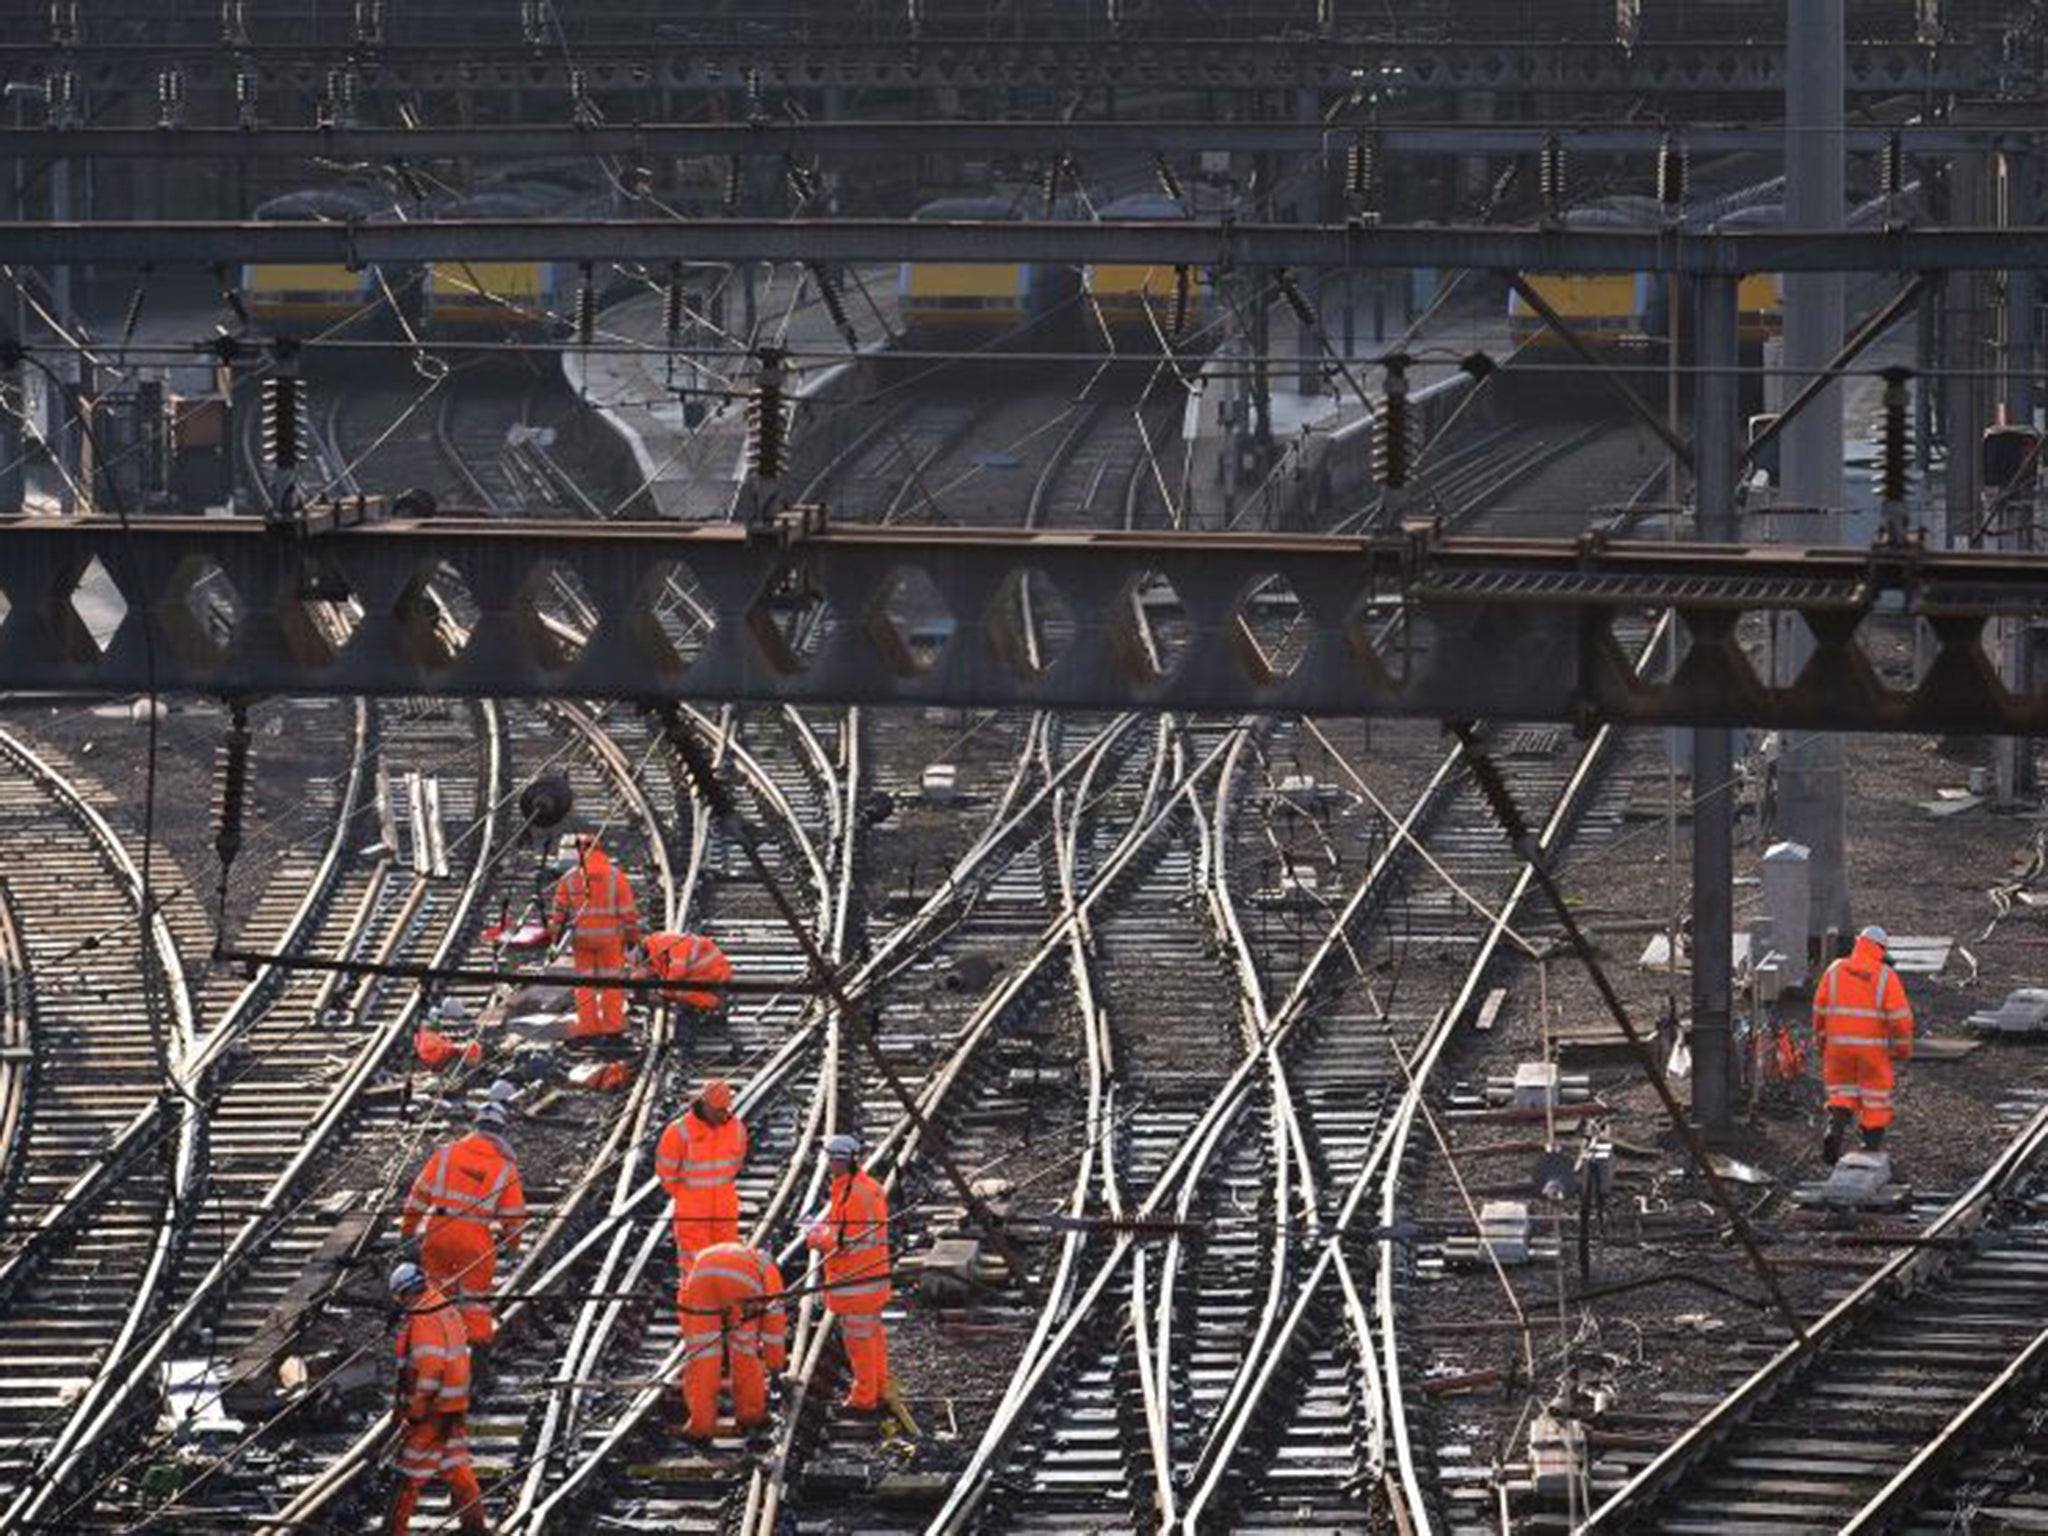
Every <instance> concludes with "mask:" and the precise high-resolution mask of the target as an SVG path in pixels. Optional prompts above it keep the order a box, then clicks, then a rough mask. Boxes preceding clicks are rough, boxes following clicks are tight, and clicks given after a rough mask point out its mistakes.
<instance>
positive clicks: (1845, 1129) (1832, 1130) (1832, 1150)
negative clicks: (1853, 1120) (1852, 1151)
mask: <svg viewBox="0 0 2048 1536" xmlns="http://www.w3.org/2000/svg"><path fill="white" fill-rule="evenodd" d="M1848 1134H1849V1117H1848V1116H1847V1115H1838V1114H1836V1113H1835V1112H1834V1111H1832V1110H1830V1111H1829V1112H1828V1130H1827V1134H1826V1135H1825V1136H1823V1137H1822V1138H1821V1142H1820V1155H1821V1160H1822V1161H1823V1162H1825V1163H1826V1164H1827V1165H1828V1166H1829V1167H1830V1168H1832V1167H1834V1166H1835V1164H1836V1163H1838V1162H1840V1161H1841V1160H1842V1142H1843V1140H1844V1138H1846V1137H1847V1135H1848Z"/></svg>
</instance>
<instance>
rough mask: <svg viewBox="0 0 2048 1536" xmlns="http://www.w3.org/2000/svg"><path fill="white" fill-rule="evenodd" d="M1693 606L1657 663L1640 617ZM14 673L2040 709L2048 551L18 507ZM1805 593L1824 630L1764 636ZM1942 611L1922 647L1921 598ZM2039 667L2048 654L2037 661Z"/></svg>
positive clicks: (17, 685)
mask: <svg viewBox="0 0 2048 1536" xmlns="http://www.w3.org/2000/svg"><path fill="white" fill-rule="evenodd" d="M1667 608H1668V609H1670V610H1673V611H1675V612H1676V614H1677V615H1678V631H1677V633H1678V640H1677V643H1676V651H1675V657H1674V664H1673V665H1672V666H1671V668H1670V669H1669V673H1668V678H1664V679H1662V680H1659V679H1658V678H1654V677H1642V676H1638V673H1637V669H1636V667H1635V664H1634V653H1635V650H1636V648H1637V647H1638V645H1639V644H1640V639H1641V636H1642V635H1643V633H1645V632H1646V624H1645V620H1646V619H1647V618H1648V617H1650V616H1653V615H1654V614H1656V613H1658V612H1661V611H1663V610H1665V609H1667ZM0 615H4V616H0V688H6V689H12V690H47V689H61V690H69V691H84V692H90V693H104V694H126V693H132V692H137V691H140V690H142V689H144V688H146V687H147V686H149V684H150V683H151V681H152V679H153V680H154V683H155V685H156V686H157V687H158V688H159V689H160V690H162V691H165V692H206V693H235V694H245V693H369V694H391V693H405V694H412V693H444V694H491V695H500V696H507V697H513V696H533V695H549V694H566V695H575V696H591V697H609V698H621V699H653V698H665V697H687V698H691V699H702V700H712V701H732V702H747V701H757V702H778V703H780V702H788V703H806V702H808V703H901V704H954V705H1021V706H1026V707H1037V706H1057V707H1063V708H1078V709H1131V708H1135V709H1175V710H1212V711H1236V710H1301V711H1307V712H1314V713H1339V714H1389V715H1392V714H1399V715H1419V716H1427V717H1433V718H1458V717H1467V716H1474V715H1492V716H1507V717H1512V718H1519V719H1552V720H1566V721H1577V722H1585V721H1590V720H1594V719H1612V720H1621V721H1638V722H1669V723H1690V724H1739V723H1747V724H1761V725H1777V726H1796V727H1807V728H1822V727H1825V728H1830V729H1850V730H1859V729H1860V730H1904V729H1913V730H1944V731H2002V732H2010V731H2028V732H2044V731H2048V689H2035V688H2025V689H2023V688H2019V687H2016V686H2014V684H2013V682H2012V677H2013V676H2016V675H2018V673H2019V671H2020V668H2019V667H2018V666H2017V665H2016V664H2014V663H2011V662H2008V661H2007V660H2006V659H2005V658H2007V657H2009V656H2013V655H2016V654H2017V652H2018V650H2019V642H2020V641H2021V640H2024V639H2025V638H2026V636H2027V634H2028V633H2030V631H2028V630H2027V629H2026V626H2028V625H2029V624H2030V623H2031V622H2032V621H2034V620H2036V619H2039V618H2043V617H2048V556H2015V555H2009V554H2002V555H1999V556H1997V557H1995V558H1988V557H1985V556H1982V555H1977V554H1972V553H1968V552H1957V553H1945V554H1921V553H1918V552H1913V551H1907V552H1902V553H1895V554H1887V553H1872V552H1869V551H1859V550H1846V549H1786V548H1777V547H1774V548H1771V549H1766V550H1761V551H1757V550H1746V549H1744V548H1742V547H1740V546H1701V545H1692V546H1687V545H1670V544H1631V543H1612V544H1608V543H1599V542H1574V541H1566V540H1505V539H1476V538H1445V539H1432V538H1429V537H1425V536H1408V535H1381V536H1375V537H1371V538H1331V537H1320V536H1270V537H1269V536H1260V535H1201V534H1196V535H1186V534H1180V535H1168V534H1115V533H1100V534H1028V533H1017V532H1008V531H1001V530H983V529H961V528H953V529H877V528H847V529H838V530H829V531H825V532H823V533H819V534H816V535H813V536H811V537H808V538H795V539H790V540H778V539H776V538H772V537H749V536H748V535H747V534H746V533H745V532H743V531H742V530H739V529H736V528H731V527H726V526H716V527H705V526H676V525H664V524H608V525H605V526H603V527H600V528H592V527H591V526H590V525H588V524H577V525H549V524H520V525H518V526H517V527H516V528H515V527H508V526H507V525H505V524H502V523H481V522H477V523H472V522H464V521H450V520H439V521H435V522H431V523H423V524H400V523H387V524H381V525H373V526H370V527H365V528H354V529H347V530H343V531H338V532H332V533H326V534H321V535H317V536H311V537H307V536H300V535H293V534H286V533H279V532H275V531H271V530H268V529H266V528H265V527H264V526H263V525H262V524H261V523H258V522H256V521H254V520H250V519H233V520H226V521H221V520H198V519H141V520H136V521H135V522H134V523H133V524H132V526H131V529H130V531H128V532H127V533H123V532H121V531H120V530H119V529H118V527H116V526H115V525H114V524H113V523H112V522H111V521H109V520H106V519H90V518H87V519H71V520H64V519H22V520H16V521H12V522H0ZM1772 615H1794V616H1796V619H1795V620H1794V622H1797V623H1800V624H1803V625H1805V626H1806V628H1807V630H1808V631H1809V632H1810V633H1811V635H1812V636H1813V639H1814V641H1815V649H1814V653H1813V660H1812V661H1811V663H1810V664H1809V665H1808V667H1807V668H1806V671H1805V672H1804V674H1803V675H1802V676H1801V677H1800V678H1799V679H1798V680H1797V681H1795V682H1794V683H1793V684H1791V685H1789V686H1786V687H1772V686H1769V685H1768V684H1766V683H1765V681H1764V680H1763V676H1762V674H1761V671H1760V669H1759V667H1758V665H1757V664H1756V661H1755V659H1754V651H1755V647H1756V645H1757V642H1758V637H1759V635H1760V634H1761V632H1762V629H1763V621H1764V620H1765V619H1767V618H1769V617H1770V616H1772ZM1915 626H1923V627H1924V629H1925V632H1926V635H1927V636H1928V637H1929V639H1930V640H1931V644H1929V645H1926V646H1922V647H1920V648H1919V649H1920V650H1921V651H1922V652H1925V653H1927V654H1929V655H1931V661H1929V662H1928V663H1926V665H1925V666H1924V670H1921V671H1918V672H1914V671H1912V670H1911V667H1912V666H1913V665H1914V663H1913V662H1912V659H1911V658H1912V657H1913V655H1914V652H1915V648H1914V647H1913V646H1912V645H1911V644H1910V643H1907V642H1909V641H1910V640H1911V638H1912V634H1911V632H1912V629H1913V628H1914V627H1915ZM2041 671H2042V672H2043V674H2044V675H2048V667H2044V668H2042V669H2041Z"/></svg>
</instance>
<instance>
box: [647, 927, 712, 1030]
mask: <svg viewBox="0 0 2048 1536" xmlns="http://www.w3.org/2000/svg"><path fill="white" fill-rule="evenodd" d="M646 948H647V969H646V972H645V974H647V975H649V976H656V977H659V978H660V979H661V980H663V981H671V982H676V983H678V985H676V986H672V987H663V988H662V989H661V990H660V991H659V992H658V993H656V994H655V995H656V996H657V997H659V998H660V999H661V1000H662V1001H663V1002H665V1003H675V1004H678V1005H680V1006H681V1007H684V1008H690V1009H694V1010H696V1011H697V1012H699V1013H713V1012H716V1011H717V1009H718V1006H719V1004H720V1003H721V1002H723V1001H724V999H723V997H722V996H721V995H720V994H719V993H716V992H706V991H704V990H703V988H704V987H705V986H707V985H709V986H716V985H717V984H719V983H720V982H727V981H731V980H732V961H730V960H728V959H727V958H726V955H725V951H724V950H722V949H720V948H719V947H718V946H717V945H716V944H715V943H713V942H712V941H711V940H710V939H708V938H706V937H705V936H704V935H703V934H701V933H652V934H649V935H648V936H647V946H646ZM689 982H695V983H696V986H695V987H694V988H692V987H690V986H687V985H682V983H689Z"/></svg>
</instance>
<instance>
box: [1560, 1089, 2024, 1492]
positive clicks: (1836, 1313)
mask: <svg viewBox="0 0 2048 1536" xmlns="http://www.w3.org/2000/svg"><path fill="white" fill-rule="evenodd" d="M2044 1153H2048V1108H2043V1109H2042V1110H2040V1111H2039V1112H2038V1113H2036V1114H2035V1116H2034V1117H2033V1119H2031V1120H2029V1121H2028V1122H2027V1124H2026V1125H2025V1126H2023V1127H2022V1128H2021V1129H2020V1131H2019V1133H2018V1134H2017V1135H2015V1136H2014V1137H2013V1138H2012V1140H2011V1141H2009V1142H2007V1143H2006V1145H2005V1147H2004V1148H2003V1149H2002V1150H2001V1151H2000V1153H1999V1155H1998V1156H1997V1157H1996V1158H1994V1159H1993V1160H1992V1162H1991V1164H1990V1165H1989V1166H1988V1167H1987V1168H1986V1169H1985V1170H1984V1172H1983V1173H1981V1174H1980V1175H1978V1177H1977V1179H1976V1180H1975V1181H1974V1182H1973V1183H1972V1184H1971V1185H1970V1187H1969V1188H1968V1189H1966V1190H1965V1191H1964V1192H1963V1193H1962V1194H1961V1195H1959V1196H1957V1197H1956V1199H1955V1200H1954V1201H1952V1202H1951V1203H1950V1204H1949V1205H1948V1206H1947V1207H1946V1208H1944V1209H1943V1210H1942V1211H1941V1213H1940V1214H1939V1215H1937V1216H1936V1217H1935V1218H1934V1220H1932V1221H1931V1222H1929V1223H1928V1224H1927V1226H1926V1227H1925V1228H1924V1229H1923V1230H1922V1231H1921V1233H1920V1236H1919V1241H1918V1242H1917V1243H1915V1244H1913V1245H1912V1246H1909V1247H1905V1248H1902V1249H1900V1250H1899V1251H1898V1252H1897V1253H1895V1254H1893V1255H1892V1257H1891V1258H1889V1259H1887V1260H1886V1261H1885V1262H1884V1263H1883V1264H1881V1265H1879V1266H1878V1268H1877V1269H1876V1270H1874V1271H1872V1273H1871V1274H1870V1276H1869V1277H1868V1278H1867V1279H1865V1280H1864V1281H1863V1282H1862V1283H1861V1284H1859V1285H1858V1286H1857V1287H1856V1288H1855V1289H1854V1290H1852V1291H1851V1292H1850V1293H1849V1294H1848V1295H1847V1296H1844V1297H1843V1298H1842V1299H1841V1300H1840V1301H1838V1302H1837V1303H1835V1305H1834V1306H1833V1307H1831V1308H1829V1309H1828V1311H1827V1312H1826V1313H1825V1314H1824V1315H1823V1316H1822V1317H1821V1318H1820V1319H1819V1320H1818V1321H1816V1322H1815V1323H1814V1324H1813V1325H1812V1326H1811V1327H1810V1328H1808V1329H1807V1340H1806V1342H1805V1343H1804V1344H1801V1343H1799V1342H1797V1341H1794V1342H1793V1343H1791V1344H1789V1345H1787V1346H1786V1347H1785V1348H1783V1349H1781V1350H1780V1351H1779V1352H1778V1353H1777V1354H1776V1355H1774V1356H1772V1357H1771V1359H1770V1360H1769V1361H1767V1362H1766V1363H1765V1364H1764V1365H1763V1366H1761V1367H1760V1368H1759V1369H1758V1370H1756V1371H1755V1372H1754V1373H1753V1374H1751V1375H1750V1376H1749V1377H1748V1378H1747V1379H1746V1380H1744V1381H1743V1382H1742V1384H1741V1385H1740V1386H1738V1387H1737V1388H1736V1389H1735V1390H1734V1391H1733V1392H1730V1393H1729V1394H1728V1395H1727V1396H1726V1397H1725V1398H1723V1399H1722V1400H1721V1401H1720V1402H1719V1403H1718V1404H1716V1405H1715V1407H1714V1408H1713V1410H1712V1411H1711V1412H1709V1413H1707V1414H1706V1415H1704V1416H1703V1417H1702V1418H1701V1419H1700V1420H1699V1421H1698V1422H1697V1423H1695V1424H1694V1425H1693V1426H1692V1428H1690V1429H1689V1430H1687V1431H1686V1432H1685V1433H1684V1434H1682V1435H1680V1436H1679V1437H1678V1438H1677V1439H1676V1440H1674V1441H1672V1443H1671V1444H1670V1445H1668V1446H1666V1447H1665V1448H1664V1450H1663V1451H1662V1452H1660V1453H1659V1454H1658V1456H1657V1457H1656V1459H1655V1460H1653V1461H1652V1462H1651V1463H1650V1464H1649V1465H1648V1466H1646V1467H1644V1468H1643V1470H1642V1471H1640V1472H1638V1473H1637V1474H1636V1475H1635V1476H1634V1477H1632V1478H1631V1479H1629V1481H1628V1482H1627V1484H1625V1485H1624V1486H1623V1487H1621V1488H1619V1489H1617V1490H1616V1491H1615V1492H1614V1494H1613V1495H1612V1496H1610V1497H1609V1498H1608V1500H1607V1501H1606V1502H1605V1503H1604V1504H1602V1505H1601V1506H1600V1507H1599V1508H1598V1509H1595V1510H1594V1511H1593V1513H1592V1514H1591V1515H1590V1516H1588V1517H1587V1520H1586V1523H1585V1525H1584V1526H1582V1527H1581V1529H1582V1530H1583V1531H1587V1532H1593V1531H1612V1530H1620V1529H1623V1528H1625V1527H1626V1526H1627V1525H1628V1524H1629V1523H1630V1521H1632V1520H1633V1519H1634V1518H1636V1517H1637V1516H1638V1515H1639V1514H1641V1513H1642V1512H1643V1511H1644V1510H1645V1509H1646V1508H1647V1507H1648V1506H1649V1505H1651V1504H1652V1503H1653V1502H1654V1501H1655V1500H1657V1499H1658V1498H1660V1497H1662V1496H1663V1495H1664V1494H1666V1493H1667V1492H1669V1491H1670V1489H1671V1488H1673V1487H1674V1486H1675V1485H1676V1484H1677V1483H1678V1482H1679V1481H1680V1480H1681V1479H1682V1478H1683V1477H1684V1476H1685V1474H1686V1473H1687V1471H1688V1470H1689V1469H1690V1468H1691V1467H1693V1466H1694V1465H1696V1464H1697V1463H1698V1462H1699V1461H1700V1460H1701V1458H1703V1457H1704V1456H1705V1455H1707V1454H1708V1453H1709V1452H1710V1451H1712V1450H1713V1449H1714V1448H1715V1447H1716V1446H1717V1445H1718V1444H1720V1442H1721V1441H1722V1440H1723V1439H1725V1438H1726V1437H1727V1435H1728V1434H1729V1433H1730V1432H1731V1431H1733V1430H1734V1429H1736V1428H1737V1427H1738V1426H1740V1425H1741V1424H1743V1423H1744V1422H1746V1421H1747V1420H1748V1419H1749V1418H1750V1417H1751V1416H1753V1415H1754V1414H1755V1413H1756V1412H1757V1411H1758V1410H1759V1409H1760V1408H1761V1407H1763V1406H1764V1405H1765V1404H1767V1403H1769V1402H1771V1401H1773V1400H1774V1399H1775V1398H1776V1397H1777V1395H1778V1394H1779V1393H1780V1392H1782V1391H1784V1390H1785V1388H1786V1387H1787V1386H1788V1385H1789V1384H1790V1383H1791V1382H1793V1381H1794V1380H1796V1379H1797V1378H1798V1377H1799V1376H1800V1375H1801V1374H1803V1373H1804V1371H1805V1370H1806V1369H1807V1368H1808V1367H1809V1366H1810V1365H1811V1364H1812V1363H1813V1362H1814V1360H1816V1359H1817V1358H1818V1357H1819V1356H1820V1355H1821V1354H1823V1353H1824V1352H1826V1350H1827V1349H1828V1348H1829V1346H1830V1344H1831V1343H1832V1342H1833V1341H1834V1340H1836V1339H1838V1338H1840V1337H1842V1336H1843V1335H1845V1334H1846V1333H1847V1332H1848V1330H1849V1329H1850V1328H1852V1327H1853V1326H1855V1325H1857V1324H1859V1323H1861V1322H1862V1321H1864V1320H1865V1319H1867V1318H1869V1317H1871V1316H1873V1315H1875V1314H1877V1313H1880V1312H1882V1311H1883V1310H1884V1309H1885V1308H1886V1307H1888V1306H1890V1305H1891V1304H1892V1303H1893V1302H1894V1301H1895V1300H1896V1299H1897V1298H1899V1297H1901V1296H1904V1295H1907V1294H1910V1293H1911V1292H1913V1291H1916V1290H1918V1289H1920V1288H1921V1287H1923V1286H1925V1285H1927V1284H1928V1283H1929V1282H1931V1281H1932V1280H1934V1279H1935V1278H1936V1277H1937V1276H1938V1275H1939V1274H1940V1273H1941V1272H1942V1271H1943V1270H1945V1269H1947V1268H1948V1267H1949V1266H1950V1265H1951V1264H1952V1263H1953V1262H1954V1261H1955V1255H1956V1251H1957V1250H1956V1249H1955V1248H1952V1247H1949V1246H1945V1245H1943V1246H1937V1245H1935V1244H1933V1243H1932V1242H1931V1240H1932V1239H1937V1238H1939V1239H1967V1238H1968V1237H1969V1235H1970V1234H1972V1233H1974V1232H1975V1231H1977V1230H1978V1229H1979V1228H1980V1227H1982V1226H1983V1225H1984V1224H1985V1223H1986V1222H1987V1221H1988V1220H1989V1219H1990V1218H1991V1216H1992V1215H1993V1214H1994V1212H1995V1211H1996V1209H1997V1207H1998V1205H1999V1204H2000V1202H2001V1201H2002V1200H2004V1199H2005V1198H2007V1196H2008V1195H2009V1194H2010V1192H2011V1191H2012V1189H2013V1187H2014V1186H2015V1185H2016V1184H2018V1183H2019V1181H2020V1180H2021V1179H2023V1178H2026V1177H2029V1176H2031V1175H2032V1174H2033V1172H2034V1171H2035V1166H2036V1164H2037V1163H2038V1162H2039V1161H2040V1160H2041V1158H2042V1157H2043V1155H2044Z"/></svg>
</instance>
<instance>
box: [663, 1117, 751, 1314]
mask: <svg viewBox="0 0 2048 1536" xmlns="http://www.w3.org/2000/svg"><path fill="white" fill-rule="evenodd" d="M746 1160H747V1127H746V1123H745V1122H744V1121H742V1120H741V1119H740V1117H739V1116H738V1115H736V1114H734V1113H733V1111H732V1085H731V1084H730V1083H728V1082H727V1081H726V1080H725V1079H724V1078H722V1077H714V1078H711V1079H710V1080H709V1081H707V1082H706V1083H705V1084H704V1087H703V1089H702V1091H701V1092H699V1093H698V1095H697V1102H696V1103H694V1104H692V1105H691V1106H690V1107H689V1108H688V1109H687V1110H685V1111H684V1112H683V1113H682V1114H681V1115H679V1116H677V1117H676V1118H675V1119H674V1120H671V1121H670V1122H669V1124H668V1127H667V1129H665V1130H664V1131H663V1132H662V1133H661V1141H660V1142H659V1143H658V1144H657V1145H656V1147H655V1149H654V1173H655V1177H657V1178H659V1179H660V1180H661V1187H662V1188H663V1189H665V1190H667V1191H668V1197H669V1201H670V1203H671V1205H672V1207H673V1216H674V1221H675V1234H676V1281H677V1283H678V1284H680V1283H682V1282H683V1281H684V1280H686V1279H688V1278H689V1274H690V1265H691V1263H692V1262H693V1261H694V1260H695V1259H696V1257H697V1255H698V1254H699V1253H700V1252H702V1251H703V1250H704V1249H706V1248H709V1247H711V1246H712V1245H713V1244H714V1243H736V1242H738V1241H739V1240H740V1192H739V1185H738V1183H737V1182H736V1181H737V1180H738V1178H739V1176H740V1164H742V1163H744V1162H745V1161H746Z"/></svg>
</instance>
